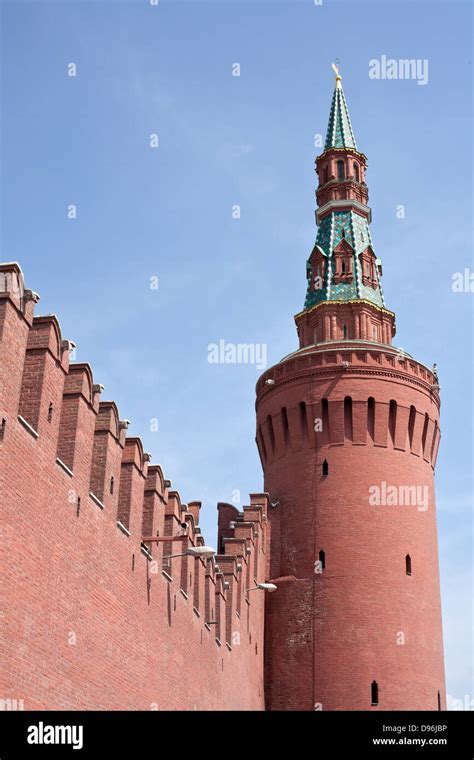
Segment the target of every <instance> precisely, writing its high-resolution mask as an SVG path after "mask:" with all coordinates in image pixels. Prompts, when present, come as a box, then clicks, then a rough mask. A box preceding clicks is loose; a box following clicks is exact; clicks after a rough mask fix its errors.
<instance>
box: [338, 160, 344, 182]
mask: <svg viewBox="0 0 474 760" xmlns="http://www.w3.org/2000/svg"><path fill="white" fill-rule="evenodd" d="M336 166H337V178H338V180H342V179H345V178H346V170H345V167H344V161H341V160H339V161H338V162H337V164H336Z"/></svg>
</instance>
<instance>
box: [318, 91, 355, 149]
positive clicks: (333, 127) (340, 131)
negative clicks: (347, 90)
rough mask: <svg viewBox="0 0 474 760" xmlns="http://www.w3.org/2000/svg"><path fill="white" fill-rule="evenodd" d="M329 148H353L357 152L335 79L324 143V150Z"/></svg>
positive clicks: (345, 104)
mask: <svg viewBox="0 0 474 760" xmlns="http://www.w3.org/2000/svg"><path fill="white" fill-rule="evenodd" d="M329 148H354V149H355V150H357V145H356V141H355V137H354V133H353V131H352V125H351V120H350V118H349V111H348V109H347V103H346V99H345V97H344V90H343V89H342V85H341V80H340V78H337V79H336V87H335V89H334V95H333V96H332V103H331V113H330V114H329V123H328V131H327V134H326V143H325V145H324V150H328V149H329Z"/></svg>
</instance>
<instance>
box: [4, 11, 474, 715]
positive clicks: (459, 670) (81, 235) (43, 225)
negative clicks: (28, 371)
mask: <svg viewBox="0 0 474 760" xmlns="http://www.w3.org/2000/svg"><path fill="white" fill-rule="evenodd" d="M471 32H472V27H471V5H470V3H468V2H465V3H464V2H459V3H458V2H444V1H443V2H433V0H430V2H393V1H391V2H380V0H378V1H377V2H371V3H364V2H350V3H344V2H337V0H323V3H322V5H320V6H318V5H315V4H314V2H313V0H300V1H298V0H291V2H286V1H284V2H278V1H277V0H272V1H271V2H268V1H267V2H264V1H263V0H262V1H260V2H259V1H258V0H252V2H244V1H243V0H238V1H236V2H226V1H225V0H224V1H223V0H219V2H202V1H201V0H195V1H193V2H177V1H173V0H160V2H159V5H158V6H156V7H154V6H151V5H150V4H149V0H136V1H135V2H121V1H120V0H108V1H107V0H102V1H96V2H82V1H75V0H62V1H60V2H59V1H58V2H42V1H41V0H39V1H36V2H24V1H22V0H15V2H3V3H2V79H3V85H2V98H1V106H2V115H3V134H2V159H3V163H2V170H1V179H2V189H3V196H2V213H1V221H2V260H4V261H12V260H16V261H18V262H20V264H21V266H22V268H23V271H24V272H25V276H26V281H27V285H28V287H30V288H33V289H34V290H36V291H38V292H39V293H40V295H41V302H40V304H39V307H38V309H37V313H41V314H45V313H51V312H54V313H56V314H57V315H58V317H59V319H60V322H61V325H62V330H63V336H64V337H66V338H70V339H73V340H74V341H76V343H77V344H78V351H77V360H78V361H87V362H90V364H91V365H92V368H93V371H94V379H95V382H101V383H103V384H104V385H105V391H104V393H103V396H102V397H103V398H104V399H114V400H115V401H116V402H117V404H118V406H119V410H120V413H121V417H122V418H129V419H130V420H132V425H131V427H130V428H129V433H130V434H131V435H140V436H141V437H142V439H143V442H144V446H145V450H148V451H150V452H151V453H152V455H153V460H152V461H153V462H155V463H156V462H159V463H161V464H162V466H163V468H164V472H165V475H166V477H169V478H170V479H171V480H172V482H173V486H174V487H175V488H177V489H178V490H179V491H180V494H181V496H182V500H183V502H186V501H188V500H191V499H200V500H202V502H203V509H202V527H203V531H204V535H205V536H206V539H207V541H208V542H210V543H212V542H214V541H215V523H216V511H215V507H216V503H217V501H230V500H231V499H232V495H233V491H234V490H235V489H238V490H240V492H241V497H242V499H241V503H240V505H239V506H242V505H243V504H245V503H246V494H248V492H249V491H259V490H261V489H262V473H261V467H260V462H259V458H258V454H257V450H256V446H255V443H254V434H255V413H254V399H255V393H254V388H255V382H256V380H257V377H258V375H259V374H260V371H259V370H258V369H256V367H255V366H245V365H212V364H209V363H208V361H207V347H208V344H210V343H213V342H218V341H219V340H220V339H224V340H226V341H230V342H234V343H266V344H267V345H268V363H269V365H271V364H273V363H275V362H277V361H279V359H280V358H281V357H282V356H284V355H286V354H287V353H289V352H291V351H292V350H294V349H295V348H296V347H297V341H296V331H295V327H294V324H293V315H294V314H295V313H297V312H298V311H300V310H301V309H302V307H303V302H304V296H305V289H306V279H305V262H306V258H307V257H308V255H309V253H310V252H311V249H312V246H313V243H314V239H315V235H316V228H315V223H314V208H315V198H314V190H315V186H316V176H315V174H314V171H313V166H314V164H313V162H314V158H315V155H316V153H318V152H321V150H320V149H316V148H315V146H314V135H315V134H316V133H323V134H325V130H326V125H327V120H328V115H329V107H330V101H331V97H332V90H333V86H334V78H333V74H332V71H331V68H330V63H331V61H333V60H334V58H336V57H338V58H339V59H340V61H341V64H340V65H341V73H342V74H343V86H344V91H345V94H346V98H347V101H348V106H349V111H350V115H351V121H352V125H353V128H354V132H355V136H356V140H357V143H358V147H359V149H360V150H362V151H363V152H364V153H366V154H367V156H368V159H369V170H368V174H367V182H368V185H369V193H370V205H371V206H372V208H373V223H372V228H371V230H372V236H373V242H374V248H375V251H376V255H378V256H380V257H381V258H382V260H383V267H384V278H383V286H384V294H385V299H386V303H387V306H388V308H390V309H392V310H394V311H395V312H396V313H397V331H398V332H397V336H396V340H395V344H396V345H397V346H402V347H403V348H404V349H405V350H406V351H408V352H410V353H411V354H412V355H414V356H415V357H416V358H417V359H419V360H420V361H422V362H424V363H426V364H427V365H428V366H431V365H432V363H433V362H434V361H435V362H437V364H438V369H439V377H440V384H441V393H442V420H441V422H442V433H443V437H442V443H441V449H440V454H439V458H438V464H437V499H438V516H439V542H440V564H441V579H442V598H443V615H444V635H445V648H446V668H447V691H448V694H449V695H451V697H453V698H455V699H462V700H463V701H464V699H465V695H466V694H468V695H469V698H471V699H472V698H473V697H474V689H473V686H472V680H471V679H472V653H471V646H472V643H471V642H472V615H471V612H472V538H473V537H472V511H471V510H472V299H473V298H474V295H473V294H472V293H453V291H452V276H453V273H455V272H462V271H464V269H465V268H466V267H469V268H470V271H471V272H472V271H473V269H474V267H473V263H472V231H471V225H470V215H471V211H472V99H471V94H470V93H471V85H472V78H471V61H472V59H471V52H472V51H471V43H470V35H471ZM382 55H386V56H388V57H393V58H396V59H398V58H420V59H425V58H426V59H428V62H429V82H428V84H427V85H426V86H420V85H418V84H417V82H416V81H412V80H408V81H406V80H402V81H389V80H379V81H376V80H372V79H369V76H368V72H369V60H370V59H372V58H380V56H382ZM71 62H73V63H75V64H76V65H77V76H76V77H75V78H71V77H68V76H67V65H68V63H71ZM233 63H239V64H240V66H241V76H240V77H233V76H232V64H233ZM151 133H157V134H158V136H159V148H158V149H156V150H153V149H152V148H150V145H149V140H150V134H151ZM69 204H76V206H77V219H76V220H70V219H68V218H67V207H68V205H69ZM234 204H239V205H240V207H241V218H240V219H233V218H232V206H233V205H234ZM400 204H401V205H403V206H404V207H405V218H404V219H398V218H397V216H396V207H397V206H398V205H400ZM154 275H155V276H157V277H159V288H158V290H151V289H150V277H152V276H154ZM153 418H156V419H157V420H158V424H159V430H158V432H152V431H151V429H150V425H151V420H152V419H153Z"/></svg>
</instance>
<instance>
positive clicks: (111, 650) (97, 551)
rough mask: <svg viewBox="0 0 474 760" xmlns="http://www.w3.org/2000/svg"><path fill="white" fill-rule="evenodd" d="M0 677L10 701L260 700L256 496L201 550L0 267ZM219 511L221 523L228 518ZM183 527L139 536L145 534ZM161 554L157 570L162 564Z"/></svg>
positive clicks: (195, 703) (150, 470)
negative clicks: (194, 553) (207, 551)
mask: <svg viewBox="0 0 474 760" xmlns="http://www.w3.org/2000/svg"><path fill="white" fill-rule="evenodd" d="M0 275H1V276H2V283H3V284H4V287H3V289H2V291H1V292H0V354H1V357H0V364H1V386H0V395H1V399H0V401H1V406H0V425H1V426H2V427H1V428H0V429H1V430H2V436H1V438H0V457H1V469H0V474H1V480H0V487H1V493H0V497H1V525H2V530H1V537H2V549H3V551H2V600H3V608H4V613H3V616H2V629H1V642H2V657H3V666H2V681H1V687H0V697H2V698H4V699H7V698H12V699H13V698H18V699H23V701H24V707H25V709H26V710H39V709H48V710H53V709H60V710H61V709H72V710H81V709H87V710H154V709H158V710H162V709H179V710H194V709H198V710H203V709H208V710H217V709H227V710H237V709H241V710H261V709H263V708H264V686H263V620H264V613H263V604H264V600H263V592H259V591H257V592H253V593H252V592H251V593H248V592H247V591H246V589H248V588H250V587H252V586H254V585H255V581H258V582H261V581H263V580H265V572H266V556H265V547H266V538H265V535H266V515H267V496H266V495H265V494H252V495H251V497H250V504H249V506H248V507H245V508H244V509H243V511H242V512H238V511H237V510H236V509H235V508H234V507H232V506H231V505H225V504H222V505H220V513H221V514H222V515H224V514H225V515H226V516H227V521H226V520H223V519H222V518H221V519H220V523H221V524H222V525H225V528H226V529H225V537H224V536H221V535H220V536H219V545H220V547H221V548H220V551H221V554H219V555H218V556H217V557H216V560H215V561H214V560H211V559H209V560H204V559H202V558H194V557H189V556H187V557H182V558H180V557H178V558H174V559H172V560H166V559H165V560H164V559H163V555H170V554H179V553H180V552H182V551H184V549H185V548H187V547H190V546H199V545H204V543H205V542H204V538H203V536H202V535H201V532H200V529H199V524H198V523H199V509H200V503H199V502H192V503H191V504H189V505H184V504H182V503H181V500H180V497H179V493H178V492H177V491H174V490H172V488H171V484H170V482H169V481H167V480H166V479H165V477H164V475H163V472H162V469H161V467H160V465H151V464H150V463H149V460H150V457H149V455H148V454H146V453H145V452H144V451H143V446H142V444H141V441H140V439H138V438H127V437H126V428H127V423H126V422H121V421H120V419H119V415H118V411H117V408H116V406H115V404H114V403H113V402H107V401H105V402H101V401H100V392H101V390H102V389H101V386H98V385H96V384H94V381H93V378H92V372H91V369H90V367H89V366H88V365H86V364H77V365H75V364H71V365H69V350H70V348H71V346H70V343H69V342H68V341H64V340H63V339H62V336H61V331H60V326H59V323H58V321H57V319H56V318H55V317H52V316H47V317H36V318H34V317H33V309H34V306H35V303H36V301H37V300H38V297H37V296H36V295H35V294H34V293H32V292H31V291H25V290H24V289H23V288H20V289H18V288H17V287H13V285H11V287H9V283H15V282H20V283H21V275H20V270H19V267H18V265H16V264H6V265H1V266H0ZM230 519H232V521H233V524H235V528H230V527H229V522H230ZM183 523H185V524H186V525H187V536H186V537H185V538H183V539H180V540H178V541H173V542H171V541H170V542H165V543H148V544H145V545H143V544H142V538H143V537H144V536H145V537H147V536H155V535H157V534H159V535H160V536H169V537H170V538H171V537H174V536H178V535H180V533H182V532H183V529H182V525H183ZM163 567H165V569H166V573H165V572H163Z"/></svg>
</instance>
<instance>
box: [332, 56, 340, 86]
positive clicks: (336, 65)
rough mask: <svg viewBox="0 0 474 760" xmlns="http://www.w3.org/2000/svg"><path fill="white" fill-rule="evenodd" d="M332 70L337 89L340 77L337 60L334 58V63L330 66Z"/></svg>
mask: <svg viewBox="0 0 474 760" xmlns="http://www.w3.org/2000/svg"><path fill="white" fill-rule="evenodd" d="M331 66H332V70H333V71H334V73H335V75H336V87H337V88H339V87H340V86H341V80H342V77H341V75H340V74H339V58H336V60H335V62H334V63H332V64H331Z"/></svg>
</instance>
